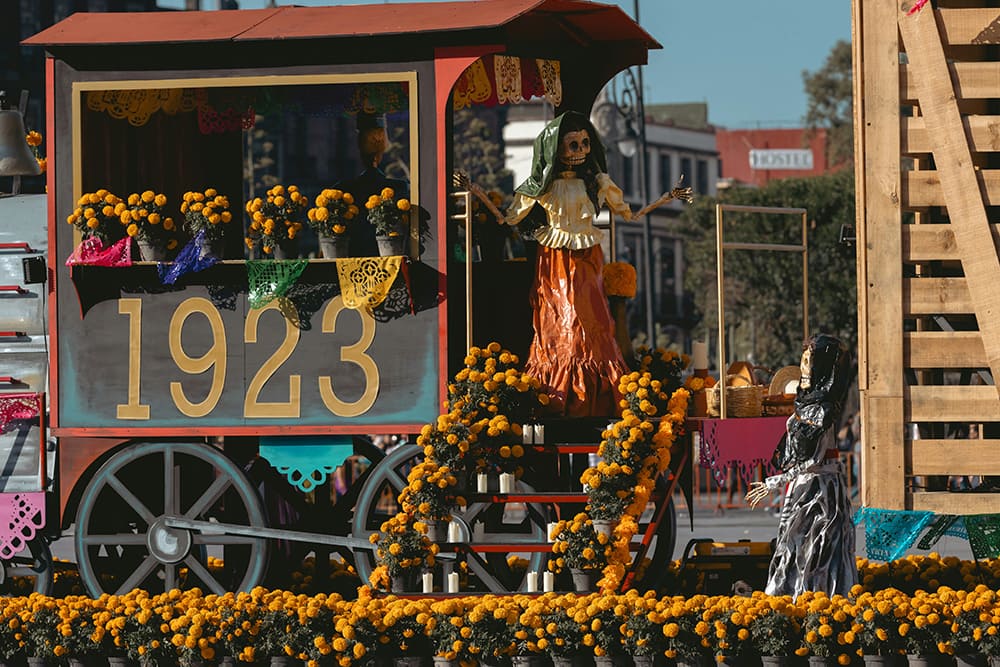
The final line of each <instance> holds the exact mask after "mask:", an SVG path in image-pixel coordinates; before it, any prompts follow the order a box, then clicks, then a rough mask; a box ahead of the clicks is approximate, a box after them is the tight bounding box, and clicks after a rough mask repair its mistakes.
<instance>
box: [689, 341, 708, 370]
mask: <svg viewBox="0 0 1000 667" xmlns="http://www.w3.org/2000/svg"><path fill="white" fill-rule="evenodd" d="M691 367H692V368H694V369H695V370H706V369H708V343H706V342H704V341H700V340H696V341H694V342H692V343H691Z"/></svg>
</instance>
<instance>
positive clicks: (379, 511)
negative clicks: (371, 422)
mask: <svg viewBox="0 0 1000 667" xmlns="http://www.w3.org/2000/svg"><path fill="white" fill-rule="evenodd" d="M422 459H423V448H422V447H420V446H419V445H413V444H410V445H403V446H400V447H398V448H396V449H394V450H393V451H392V453H390V454H389V455H388V456H386V457H385V458H384V459H383V460H382V461H380V462H379V463H378V464H377V465H376V466H375V467H374V469H373V470H372V473H371V475H370V476H369V477H368V479H367V481H366V483H365V485H364V487H363V488H362V489H361V493H360V494H359V496H358V502H357V505H356V506H355V510H354V519H353V521H352V530H351V534H352V535H353V536H354V537H362V538H365V537H368V535H370V534H371V533H374V532H378V529H379V526H381V525H382V523H383V522H384V521H386V520H388V519H389V518H390V517H392V516H393V515H394V514H395V513H396V512H397V511H399V508H398V506H397V505H396V497H397V496H398V495H399V492H400V491H402V489H403V487H404V486H405V485H406V475H407V473H408V472H409V470H410V468H411V467H413V465H415V464H416V463H418V462H420V461H421V460H422ZM519 484H520V482H519ZM526 486H527V485H524V484H521V489H520V490H522V491H531V489H530V488H526ZM523 507H524V509H523V512H522V514H523V517H522V519H521V521H520V522H519V523H508V521H510V520H511V517H512V515H513V512H510V511H506V512H505V509H506V508H504V507H502V506H499V505H494V504H493V503H485V502H484V503H469V505H468V506H467V507H465V509H459V510H456V511H454V512H452V521H455V522H457V523H458V526H459V530H460V531H461V533H462V540H463V541H465V542H468V541H470V539H471V537H472V535H473V534H474V533H475V532H477V531H478V527H479V526H482V530H483V536H482V538H481V539H482V541H484V542H510V541H512V540H514V539H516V540H517V541H520V542H524V543H526V544H529V543H530V544H544V543H545V542H546V539H547V536H546V530H547V523H548V516H549V512H548V508H547V507H546V506H545V505H539V504H536V503H531V504H527V505H525V506H523ZM477 541H478V539H477ZM513 551H514V553H517V552H516V550H513ZM486 556H487V558H485V561H486V563H487V564H488V566H489V569H490V572H487V573H483V575H482V576H481V578H483V579H487V581H484V583H485V584H486V585H487V586H488V587H489V588H490V590H491V591H493V592H496V593H502V592H509V591H512V590H523V589H524V586H525V583H524V579H525V577H524V574H523V573H520V572H518V571H517V570H515V569H514V568H512V567H511V566H510V565H509V564H508V562H507V557H506V556H507V555H506V554H486ZM354 557H355V562H356V564H357V570H358V574H359V575H360V576H361V580H362V581H365V582H367V581H368V578H369V576H370V575H371V573H372V570H373V569H374V567H375V561H374V553H373V551H371V550H367V549H363V550H362V549H359V550H356V551H355V554H354ZM547 559H548V553H547V552H546V553H540V552H531V553H529V554H528V557H527V561H528V567H527V570H526V572H532V571H539V570H541V569H543V567H544V566H545V562H546V560H547ZM441 560H444V558H442V559H441ZM470 569H474V568H470ZM488 579H492V581H489V580H488Z"/></svg>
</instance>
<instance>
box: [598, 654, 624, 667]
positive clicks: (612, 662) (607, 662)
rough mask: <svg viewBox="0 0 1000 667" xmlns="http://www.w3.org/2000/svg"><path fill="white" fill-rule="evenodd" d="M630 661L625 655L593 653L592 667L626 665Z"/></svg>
mask: <svg viewBox="0 0 1000 667" xmlns="http://www.w3.org/2000/svg"><path fill="white" fill-rule="evenodd" d="M631 661H632V660H631V658H629V657H628V656H627V655H621V654H616V655H595V656H594V667H628V665H629V663H630V662H631Z"/></svg>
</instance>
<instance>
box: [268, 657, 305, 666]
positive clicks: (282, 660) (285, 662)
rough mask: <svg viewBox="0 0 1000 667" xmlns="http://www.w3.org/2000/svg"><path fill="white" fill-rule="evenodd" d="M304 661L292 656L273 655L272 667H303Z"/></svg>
mask: <svg viewBox="0 0 1000 667" xmlns="http://www.w3.org/2000/svg"><path fill="white" fill-rule="evenodd" d="M302 664H303V663H302V661H301V660H299V659H298V658H293V657H292V656H290V655H272V656H271V662H270V665H271V667H302Z"/></svg>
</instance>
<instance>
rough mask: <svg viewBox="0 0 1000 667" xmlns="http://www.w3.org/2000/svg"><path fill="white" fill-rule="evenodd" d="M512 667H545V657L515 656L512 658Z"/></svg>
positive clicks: (536, 655) (539, 655)
mask: <svg viewBox="0 0 1000 667" xmlns="http://www.w3.org/2000/svg"><path fill="white" fill-rule="evenodd" d="M510 664H511V666H512V667H544V665H545V656H543V655H541V654H540V653H539V654H529V655H513V656H511V658H510Z"/></svg>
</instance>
